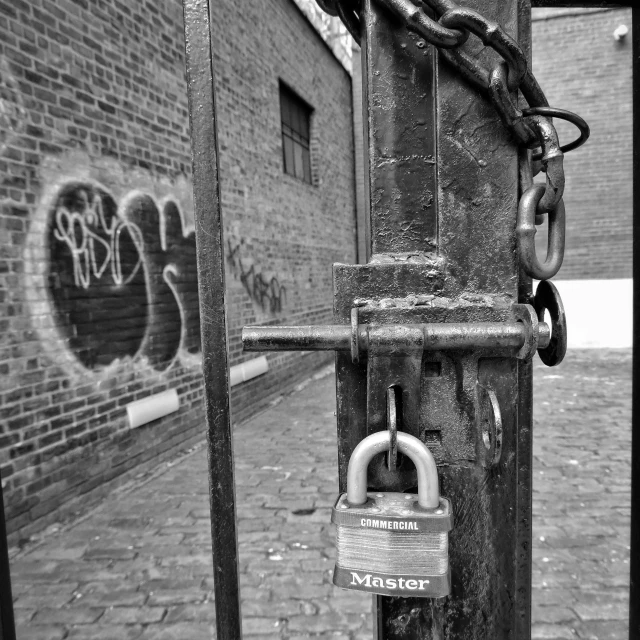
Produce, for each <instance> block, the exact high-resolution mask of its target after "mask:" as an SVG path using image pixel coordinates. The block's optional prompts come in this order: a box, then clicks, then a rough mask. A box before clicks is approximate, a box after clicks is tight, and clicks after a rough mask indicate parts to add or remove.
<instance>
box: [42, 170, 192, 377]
mask: <svg viewBox="0 0 640 640" xmlns="http://www.w3.org/2000/svg"><path fill="white" fill-rule="evenodd" d="M48 248H49V278H48V286H49V293H50V296H51V299H52V301H53V306H54V310H55V315H56V322H57V325H58V327H59V328H60V330H61V331H63V333H64V334H65V338H66V339H67V342H68V344H69V347H70V349H71V350H72V352H73V353H74V355H75V357H76V358H77V359H78V360H79V361H80V362H81V363H82V364H83V365H84V366H85V367H86V368H88V369H99V368H102V367H106V366H108V365H109V364H111V363H112V362H114V361H115V360H117V359H120V358H124V357H127V356H128V357H143V358H145V359H147V361H148V362H149V363H150V364H151V366H152V367H154V368H155V369H156V370H159V371H162V370H165V369H166V368H168V367H169V365H170V364H171V363H172V362H173V360H174V359H175V357H176V355H177V354H178V351H179V350H180V349H183V350H185V351H186V352H187V353H189V354H194V355H195V354H199V352H200V319H199V312H198V291H197V272H196V249H195V237H194V234H193V232H191V233H188V234H187V233H185V229H184V223H183V218H182V214H181V211H180V208H179V206H178V204H177V203H176V202H175V201H174V200H172V199H170V198H169V199H165V200H163V201H161V202H160V203H156V201H155V200H154V199H153V198H152V197H151V196H150V195H148V194H146V193H143V192H141V191H131V192H130V193H129V194H127V195H126V196H125V197H124V198H123V199H122V201H121V202H120V203H119V204H118V203H117V202H116V201H115V199H114V197H113V196H112V195H111V194H110V193H109V192H108V191H107V190H106V189H105V188H103V187H101V186H98V185H96V184H94V183H92V182H89V181H71V182H67V183H65V184H64V185H63V186H62V187H61V188H60V189H59V191H58V193H57V196H56V198H55V199H54V202H53V205H52V207H51V209H50V211H49V215H48Z"/></svg>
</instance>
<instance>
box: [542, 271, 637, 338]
mask: <svg viewBox="0 0 640 640" xmlns="http://www.w3.org/2000/svg"><path fill="white" fill-rule="evenodd" d="M552 282H553V284H555V285H556V287H557V288H558V291H559V292H560V296H561V297H562V302H563V303H564V309H565V312H566V314H567V334H568V335H567V337H568V343H569V349H585V348H586V349H605V348H616V349H617V348H630V347H631V346H632V342H633V330H632V319H633V313H632V310H633V280H632V279H631V278H625V279H621V280H552Z"/></svg>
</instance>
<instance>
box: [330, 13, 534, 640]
mask: <svg viewBox="0 0 640 640" xmlns="http://www.w3.org/2000/svg"><path fill="white" fill-rule="evenodd" d="M416 4H418V3H416ZM465 4H468V6H470V7H471V8H472V9H475V10H476V11H478V12H479V13H481V14H483V15H484V16H485V17H487V18H489V19H492V20H495V21H496V22H497V23H499V24H500V25H502V26H503V27H504V28H505V30H506V31H507V32H508V33H509V34H510V35H511V36H512V37H513V38H514V39H516V40H518V41H519V43H520V46H521V47H522V48H523V49H524V51H525V53H527V54H528V53H529V49H530V46H529V44H530V5H529V3H528V2H524V1H521V0H520V1H518V0H508V1H505V2H496V1H495V0H476V1H475V2H470V3H465ZM360 21H361V27H360V32H361V35H362V59H363V71H362V77H363V83H364V87H363V95H364V102H365V103H364V121H365V129H366V132H365V150H364V151H365V166H366V167H367V180H366V188H367V194H366V196H367V201H368V203H369V225H368V229H369V231H370V233H369V245H370V246H369V247H368V249H369V252H368V253H369V255H370V256H371V257H370V260H369V263H368V264H366V265H361V266H351V265H336V266H335V268H334V278H335V322H336V323H338V324H340V323H342V324H344V323H348V322H349V320H350V317H351V314H352V309H354V308H356V309H357V314H358V321H359V322H361V323H364V324H377V323H382V322H384V323H390V322H395V323H405V324H408V323H415V322H425V323H429V322H460V321H463V322H480V321H487V320H492V321H504V320H506V319H507V318H508V317H509V308H510V306H511V304H512V303H517V302H530V300H531V280H530V278H528V277H527V276H526V275H524V274H523V273H520V270H519V265H518V260H517V258H516V251H515V248H516V237H515V232H516V212H517V205H518V199H519V195H520V193H519V171H518V148H517V145H516V143H515V141H514V140H513V138H512V137H511V135H510V134H509V133H508V131H507V130H506V128H505V127H504V125H503V123H502V122H501V120H500V117H499V116H498V114H497V112H496V110H495V109H494V107H493V106H492V105H491V103H490V102H489V101H488V99H487V98H486V96H483V95H481V94H480V93H479V92H478V90H477V89H475V88H473V87H471V86H470V85H469V83H468V82H466V81H465V80H464V79H463V78H462V77H461V75H460V74H459V73H458V72H456V71H455V70H453V69H452V68H451V66H450V65H449V64H448V63H447V62H445V61H444V60H442V56H441V55H440V54H439V53H438V52H437V51H436V49H435V47H433V46H432V45H431V44H429V43H427V42H425V40H424V39H422V38H421V37H420V36H419V35H417V34H416V33H413V32H411V31H409V30H408V29H407V28H406V27H405V25H404V24H403V23H402V20H401V19H400V18H398V17H397V16H396V15H394V14H393V13H392V12H391V11H389V9H388V8H386V7H384V6H383V3H381V2H379V1H377V0H364V2H363V12H362V13H361V15H360ZM471 40H473V42H471ZM482 49H483V46H482V44H481V43H480V41H479V40H477V39H474V38H471V39H470V41H469V42H468V43H467V45H465V50H466V51H467V52H468V53H469V54H470V55H472V56H474V57H479V58H480V59H481V60H483V62H485V64H489V66H491V63H492V62H494V58H493V57H492V56H491V52H489V51H486V50H485V51H482ZM367 141H368V142H367ZM491 355H492V356H493V357H487V354H483V355H482V356H480V354H477V353H475V354H474V353H473V352H465V351H458V352H455V351H454V352H447V353H445V352H435V353H430V354H428V355H427V354H426V353H425V355H424V357H423V361H422V365H421V366H422V369H421V375H420V378H421V379H420V381H419V383H418V389H419V396H420V399H419V416H420V419H419V420H417V421H416V422H415V423H413V424H410V423H409V421H406V422H405V426H404V429H405V430H408V431H410V432H412V433H413V435H416V436H418V437H420V438H421V439H422V440H423V441H424V442H425V443H426V444H427V445H428V446H429V447H430V449H431V450H432V452H433V453H434V455H435V457H436V460H437V461H438V465H439V472H440V482H441V487H442V494H443V495H444V496H446V497H447V498H449V499H450V500H451V501H452V504H453V507H454V510H455V518H454V528H453V530H452V532H451V535H450V554H451V556H450V557H451V572H452V581H453V588H452V594H451V596H449V597H448V598H446V599H443V600H442V601H437V600H425V599H422V598H397V597H388V596H375V597H374V600H375V603H374V604H375V607H376V614H375V620H376V623H377V629H376V637H377V638H379V639H380V640H382V639H384V640H391V639H396V638H398V639H400V638H402V639H403V640H412V639H416V640H417V639H418V638H419V639H429V640H440V639H444V638H446V639H447V640H454V639H456V640H458V639H460V640H462V639H464V640H472V639H475V638H477V639H480V638H491V639H492V640H494V639H495V640H498V639H500V640H507V639H509V640H515V639H516V638H517V639H518V640H526V639H527V638H530V634H531V630H530V604H531V584H530V583H531V400H532V398H531V362H530V360H529V361H525V360H520V361H518V360H516V359H515V358H513V357H511V358H509V357H504V356H500V355H498V354H491ZM371 360H372V358H371V357H370V358H369V361H368V362H367V363H365V362H362V361H361V362H360V363H357V364H354V363H353V362H352V359H351V357H350V355H349V354H348V353H344V352H339V353H338V354H337V356H336V363H337V395H338V398H337V406H338V411H337V417H338V447H339V469H340V490H341V491H344V490H345V482H346V470H347V464H348V461H349V458H350V456H351V453H352V451H353V449H354V447H355V446H356V445H357V443H358V442H360V440H362V439H363V438H364V437H366V436H367V435H368V433H369V432H370V431H371V430H377V429H378V428H380V426H376V425H372V424H371V422H372V403H373V404H374V405H375V404H376V403H378V402H381V401H382V399H376V398H372V397H371V394H372V390H371V388H372V383H373V381H374V380H377V381H378V382H379V383H381V384H378V385H377V388H381V387H383V386H385V385H390V384H393V383H395V382H397V380H396V378H394V374H393V373H392V372H391V371H390V370H389V363H388V362H386V363H385V362H384V361H383V360H382V359H381V358H378V359H376V362H374V363H373V364H372V362H371ZM477 383H479V385H480V386H481V387H483V388H489V389H491V390H492V391H493V392H494V393H495V396H496V398H497V401H498V404H499V407H500V411H501V414H502V425H503V442H502V453H501V457H500V460H499V462H498V463H497V464H496V465H495V466H492V465H491V464H489V463H488V462H487V460H486V451H485V450H484V445H483V433H482V428H483V426H482V425H483V420H485V421H486V419H487V418H486V412H487V407H486V406H483V403H484V404H486V401H485V400H484V399H483V397H482V395H480V394H479V393H478V384H477ZM399 475H400V479H398V477H397V476H396V477H392V476H391V475H390V474H389V473H387V472H386V469H385V465H384V460H383V459H382V458H380V460H379V464H378V466H377V468H375V469H374V470H373V473H372V474H371V476H370V479H369V481H370V488H371V489H372V490H394V491H398V490H406V489H409V488H410V487H412V486H414V485H415V478H413V477H412V475H411V473H410V472H405V473H404V475H403V474H402V473H400V474H399Z"/></svg>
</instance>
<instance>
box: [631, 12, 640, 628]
mask: <svg viewBox="0 0 640 640" xmlns="http://www.w3.org/2000/svg"><path fill="white" fill-rule="evenodd" d="M631 16H632V24H633V27H634V29H635V28H637V27H638V25H640V9H639V8H638V7H637V6H634V7H633V9H632V13H631ZM632 46H633V240H634V242H633V364H632V371H633V383H632V385H633V386H632V389H633V395H632V409H631V416H632V418H631V425H632V439H631V552H630V553H631V558H630V565H631V566H630V588H629V605H630V606H629V639H630V640H637V639H638V638H640V253H639V252H640V37H639V36H638V34H636V33H633V43H632Z"/></svg>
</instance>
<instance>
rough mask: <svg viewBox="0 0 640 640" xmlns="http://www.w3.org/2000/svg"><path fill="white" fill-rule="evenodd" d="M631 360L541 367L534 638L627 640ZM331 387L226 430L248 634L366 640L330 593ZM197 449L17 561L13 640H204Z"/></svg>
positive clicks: (606, 358) (205, 568) (363, 624)
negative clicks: (231, 433)
mask: <svg viewBox="0 0 640 640" xmlns="http://www.w3.org/2000/svg"><path fill="white" fill-rule="evenodd" d="M630 398H631V388H630V353H629V352H603V351H584V352H573V353H570V354H569V359H568V362H566V363H563V364H562V365H561V366H560V367H558V368H556V369H547V368H546V367H544V366H542V365H541V364H539V363H537V364H536V405H535V415H536V424H535V446H534V455H535V469H534V473H535V480H534V514H535V517H534V523H535V524H534V526H535V531H534V551H533V553H534V574H533V581H534V610H533V617H534V624H533V637H534V639H536V640H538V639H543V638H544V639H549V640H550V639H563V638H580V639H589V640H611V639H620V640H621V639H623V638H626V628H627V622H626V619H627V611H628V608H627V601H626V599H627V585H628V555H629V546H628V545H629V533H628V527H629V509H630V507H629V504H630V500H629V473H630V461H629V442H630V428H629V424H630ZM333 410H334V386H333V376H332V375H331V371H330V370H326V369H325V370H324V371H322V372H319V373H318V374H316V376H315V377H314V378H312V379H311V380H310V381H307V383H306V385H304V384H303V385H301V386H300V387H299V388H298V389H297V390H296V391H295V392H294V393H293V394H291V395H289V396H287V397H285V398H283V399H282V401H281V402H280V403H279V404H277V405H275V406H273V407H271V408H270V409H269V410H268V411H266V412H264V413H262V414H261V415H259V416H256V417H255V418H253V419H252V420H251V421H249V422H246V423H244V424H241V425H239V426H238V427H236V430H235V437H236V444H235V446H236V468H237V470H238V473H237V491H238V505H239V506H238V518H239V544H240V565H241V575H242V587H243V591H242V596H243V615H244V621H243V624H244V631H245V634H246V635H247V636H248V637H251V638H252V639H253V640H259V639H260V638H288V639H290V640H302V639H304V638H310V637H332V638H335V639H337V640H341V639H345V640H346V639H347V638H349V639H351V640H357V639H360V638H371V637H372V631H371V615H370V602H371V600H370V596H367V595H366V594H361V593H356V592H342V591H340V590H338V589H335V588H334V587H333V586H332V585H331V570H332V566H333V565H332V558H333V543H332V531H331V526H330V525H329V513H330V508H331V504H332V502H333V500H334V498H335V491H336V490H335V487H336V447H335V420H334V417H333ZM206 482H207V481H206V459H205V452H204V449H203V448H202V447H200V448H199V449H197V450H196V451H194V452H191V453H188V454H186V455H182V456H180V457H177V458H176V459H175V460H174V461H173V462H172V463H169V464H164V465H162V467H160V468H159V469H158V470H157V471H156V472H155V473H154V474H152V475H151V476H150V477H147V478H143V479H139V480H138V481H137V482H136V483H133V484H131V485H130V486H128V487H126V488H124V489H122V490H120V491H117V492H114V493H113V494H112V495H111V496H110V497H109V498H108V499H107V500H106V501H105V502H104V503H103V504H102V505H101V506H100V507H99V508H97V509H95V510H93V511H92V512H90V513H89V514H88V515H86V516H85V517H83V518H81V519H79V520H78V521H76V522H74V523H70V524H67V525H64V526H61V527H60V528H59V529H58V530H57V531H53V528H50V530H49V531H48V532H47V535H46V536H43V538H42V540H40V541H39V542H34V543H30V544H29V545H27V547H25V548H24V549H23V550H21V551H19V552H17V553H15V554H14V555H13V559H12V571H13V584H14V596H15V607H16V614H17V619H18V638H19V640H40V639H46V640H58V639H61V638H69V639H73V638H77V639H92V640H105V639H107V638H109V639H110V638H114V639H115V638H117V639H118V640H122V639H133V638H138V639H140V640H151V639H153V640H170V639H174V638H175V639H178V638H179V639H181V640H183V639H184V640H199V639H201V638H202V639H204V638H207V639H208V638H211V637H212V635H213V619H214V613H213V603H212V588H213V585H212V578H211V566H210V562H211V561H210V554H209V543H210V538H209V525H208V519H209V513H208V503H207V485H206Z"/></svg>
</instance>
